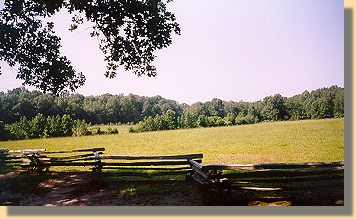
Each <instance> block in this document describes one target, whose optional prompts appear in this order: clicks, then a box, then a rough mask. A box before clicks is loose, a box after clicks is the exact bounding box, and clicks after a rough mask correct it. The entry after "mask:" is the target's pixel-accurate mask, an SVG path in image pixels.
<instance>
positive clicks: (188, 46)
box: [0, 0, 344, 104]
mask: <svg viewBox="0 0 356 219" xmlns="http://www.w3.org/2000/svg"><path fill="white" fill-rule="evenodd" d="M168 9H169V10H170V11H172V12H173V13H175V15H176V17H177V21H178V23H179V24H180V27H181V29H182V32H181V35H180V36H177V35H175V36H174V37H173V43H172V45H171V46H170V47H168V48H166V49H163V50H160V51H157V53H156V55H157V58H156V60H155V62H154V64H155V66H156V67H157V70H158V75H157V77H156V78H150V77H147V76H142V77H137V76H135V75H134V74H132V73H130V72H125V71H124V70H123V69H122V68H121V69H119V72H118V75H117V77H116V78H114V79H108V78H105V76H104V73H105V71H106V63H105V62H104V56H103V54H102V52H101V51H100V50H99V48H98V42H97V39H96V38H91V37H90V36H89V33H90V30H87V29H88V28H90V26H91V24H90V23H85V24H83V25H82V26H80V27H79V28H78V30H76V31H74V32H70V31H68V28H69V26H70V24H71V21H70V20H71V16H70V15H68V14H67V12H65V11H61V12H59V13H58V14H57V15H56V16H54V17H53V18H51V19H52V20H53V21H54V23H55V30H56V33H57V34H58V35H59V36H60V37H61V38H62V45H63V47H62V53H63V55H66V56H67V57H68V58H69V59H70V60H71V61H72V64H73V66H74V68H75V69H76V70H77V71H78V72H83V74H84V75H85V76H86V78H87V80H86V83H85V85H84V86H83V87H81V88H79V89H78V90H77V93H81V94H83V95H86V96H88V95H100V94H105V93H111V94H121V93H122V94H125V95H127V94H129V93H133V94H137V95H141V96H155V95H160V96H163V97H164V98H168V99H173V100H176V101H178V102H179V103H188V104H191V103H194V102H198V101H202V102H205V101H208V100H211V99H212V98H220V99H222V100H226V101H229V100H233V101H240V100H243V101H249V102H252V101H257V100H260V99H262V98H264V97H266V96H269V95H274V94H277V93H279V94H281V95H282V96H286V97H290V96H293V95H296V94H299V93H302V92H303V91H304V90H309V91H311V90H315V89H318V88H321V87H330V86H332V85H338V86H340V87H344V2H343V1H341V0H287V1H286V0H193V1H182V0H175V1H173V2H171V3H169V4H168ZM1 67H2V73H3V74H2V75H0V81H1V82H0V90H1V91H5V92H6V91H7V90H10V89H13V88H16V87H19V86H21V83H22V81H20V80H17V79H16V69H10V68H9V67H8V66H7V65H6V64H5V63H3V62H1ZM28 88H29V89H32V88H30V87H28Z"/></svg>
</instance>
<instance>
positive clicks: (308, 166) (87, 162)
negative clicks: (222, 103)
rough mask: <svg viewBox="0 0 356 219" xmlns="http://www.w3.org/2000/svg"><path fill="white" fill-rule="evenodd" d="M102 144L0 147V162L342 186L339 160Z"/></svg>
mask: <svg viewBox="0 0 356 219" xmlns="http://www.w3.org/2000/svg"><path fill="white" fill-rule="evenodd" d="M104 151H105V148H91V149H79V150H67V151H53V152H51V151H46V150H45V149H25V150H8V149H0V167H1V168H3V169H4V168H11V167H13V168H17V167H21V168H22V169H27V170H29V171H31V172H32V171H36V172H41V171H44V170H46V169H47V170H48V169H49V168H50V167H64V166H67V167H73V166H74V167H89V168H90V169H91V170H92V171H93V172H102V171H106V170H109V169H111V170H114V169H116V170H120V171H119V172H118V175H120V176H142V177H149V176H163V175H185V176H187V177H189V178H190V177H191V178H193V179H194V180H196V181H197V182H199V183H200V184H203V185H208V186H212V187H214V188H223V189H232V190H254V191H293V190H294V191H296V190H298V191H302V190H321V189H329V188H343V185H344V162H343V161H341V162H311V163H266V164H231V165H202V164H201V163H202V159H203V154H187V155H171V156H119V155H117V156H116V155H114V156H112V155H104Z"/></svg>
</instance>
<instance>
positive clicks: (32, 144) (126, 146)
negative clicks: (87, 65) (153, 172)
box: [0, 119, 344, 165]
mask: <svg viewBox="0 0 356 219" xmlns="http://www.w3.org/2000/svg"><path fill="white" fill-rule="evenodd" d="M126 128H128V126H126ZM119 130H120V129H119ZM93 147H105V149H106V150H105V154H107V155H176V154H192V153H202V154H203V155H204V158H203V164H204V165H205V164H232V163H267V162H274V163H276V162H329V161H342V160H344V119H323V120H304V121H284V122H268V123H259V124H254V125H242V126H229V127H216V128H197V129H181V130H170V131H158V132H145V133H128V132H125V131H119V134H114V135H93V136H85V137H64V138H46V139H33V140H21V141H8V142H0V148H8V149H27V148H45V149H47V151H58V150H71V149H83V148H93Z"/></svg>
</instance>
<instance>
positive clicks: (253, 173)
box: [201, 161, 344, 191]
mask: <svg viewBox="0 0 356 219" xmlns="http://www.w3.org/2000/svg"><path fill="white" fill-rule="evenodd" d="M201 171H202V172H204V173H206V175H207V181H209V182H211V184H214V183H215V184H216V183H218V184H219V183H221V182H224V183H225V185H227V187H228V188H229V189H232V190H254V191H303V190H309V191H310V190H325V189H326V190H327V189H332V188H343V186H344V162H343V161H342V162H311V163H265V164H232V165H206V166H202V167H201ZM226 182H228V183H226Z"/></svg>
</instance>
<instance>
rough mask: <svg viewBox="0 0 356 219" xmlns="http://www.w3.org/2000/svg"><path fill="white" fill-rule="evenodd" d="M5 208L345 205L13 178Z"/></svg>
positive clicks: (302, 197)
mask: <svg viewBox="0 0 356 219" xmlns="http://www.w3.org/2000/svg"><path fill="white" fill-rule="evenodd" d="M0 205H3V206H9V205H10V206H202V205H203V206H216V205H223V206H228V205H230V206H231V205H233V206H290V205H344V201H343V190H342V191H341V190H340V191H337V192H334V193H332V194H329V193H328V194H325V195H321V194H319V193H318V194H313V193H312V192H306V193H304V192H303V193H293V194H289V193H284V194H268V195H267V194H264V193H261V192H251V191H229V190H212V189H211V188H206V187H202V186H201V185H199V184H197V183H196V182H194V181H189V180H188V181H186V180H169V179H168V180H157V179H156V180H152V179H151V180H149V179H122V178H120V177H118V176H117V175H115V174H109V173H101V174H96V173H92V172H75V173H68V172H46V173H44V174H29V173H27V172H11V173H7V174H2V175H0Z"/></svg>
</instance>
